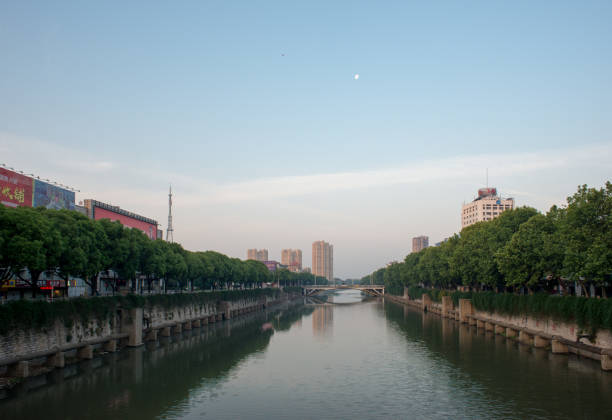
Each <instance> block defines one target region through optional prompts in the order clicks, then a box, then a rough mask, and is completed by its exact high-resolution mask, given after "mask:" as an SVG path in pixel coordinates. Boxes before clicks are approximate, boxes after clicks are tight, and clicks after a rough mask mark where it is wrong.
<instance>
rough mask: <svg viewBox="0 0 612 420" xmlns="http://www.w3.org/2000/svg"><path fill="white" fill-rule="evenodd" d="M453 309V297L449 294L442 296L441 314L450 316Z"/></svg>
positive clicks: (445, 316)
mask: <svg viewBox="0 0 612 420" xmlns="http://www.w3.org/2000/svg"><path fill="white" fill-rule="evenodd" d="M452 310H453V299H452V298H451V297H450V296H442V316H443V317H444V318H450V316H451V315H450V311H452Z"/></svg>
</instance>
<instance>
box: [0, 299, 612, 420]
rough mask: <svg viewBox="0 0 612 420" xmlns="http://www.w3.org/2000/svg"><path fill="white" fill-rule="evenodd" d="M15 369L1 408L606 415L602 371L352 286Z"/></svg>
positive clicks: (610, 399)
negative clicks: (94, 354)
mask: <svg viewBox="0 0 612 420" xmlns="http://www.w3.org/2000/svg"><path fill="white" fill-rule="evenodd" d="M328 302H329V303H328V304H326V305H306V306H302V305H299V306H291V307H289V306H287V307H285V308H282V309H281V310H276V311H271V312H267V313H263V312H262V313H260V314H256V315H254V316H250V317H242V318H239V319H235V320H233V321H232V322H224V323H218V324H215V325H211V326H208V327H205V328H201V329H194V330H192V331H191V332H186V333H184V334H183V335H182V336H175V337H172V338H169V339H162V340H161V341H160V342H158V343H149V344H147V345H146V346H142V347H140V348H136V349H130V350H123V351H121V352H118V353H115V354H110V355H106V356H103V357H100V358H97V359H94V360H92V361H87V362H82V363H79V364H74V365H71V366H69V367H68V368H66V369H64V370H56V371H54V372H52V373H51V374H48V375H46V376H41V377H37V378H34V379H30V380H28V381H27V382H26V383H24V384H22V385H20V386H19V387H17V388H16V389H14V390H13V391H12V392H11V394H10V395H9V396H6V397H5V398H4V399H3V400H0V418H2V419H5V418H6V419H40V418H44V419H46V420H52V419H156V418H157V419H201V418H209V419H377V418H387V419H397V418H414V419H425V418H431V419H438V418H439V419H448V418H477V419H478V418H481V419H490V418H505V419H525V418H535V419H566V418H567V419H569V418H584V419H598V418H601V419H611V418H612V373H606V372H602V371H601V370H600V368H599V364H598V363H596V362H593V361H590V360H585V359H578V358H576V357H574V356H569V357H568V356H560V355H552V354H550V353H549V352H547V351H544V350H537V349H533V348H530V347H526V346H524V345H520V344H518V343H516V342H514V341H511V340H506V339H505V338H503V337H501V336H494V335H492V334H491V333H484V332H480V331H476V330H475V329H474V327H468V326H466V325H460V324H458V323H455V322H454V321H450V320H445V319H442V318H440V317H438V316H436V315H431V314H422V313H421V312H419V311H416V310H414V309H412V308H409V307H404V306H401V305H398V304H395V303H391V302H383V301H382V300H381V299H366V298H364V297H362V296H361V295H360V294H359V292H357V291H342V292H339V293H337V294H335V295H333V296H331V297H330V298H329V299H328Z"/></svg>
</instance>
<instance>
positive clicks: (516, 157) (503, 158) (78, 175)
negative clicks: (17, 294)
mask: <svg viewBox="0 0 612 420" xmlns="http://www.w3.org/2000/svg"><path fill="white" fill-rule="evenodd" d="M0 151H1V152H2V155H3V156H8V158H9V159H13V160H17V161H15V162H10V163H11V164H14V165H21V167H20V169H23V170H24V171H28V170H33V171H41V173H40V174H41V175H45V176H46V177H47V176H48V177H49V178H51V177H53V178H54V179H56V180H58V181H60V182H66V183H68V182H74V183H75V186H76V187H77V188H80V189H81V190H86V191H90V192H101V191H103V192H108V193H110V192H111V191H112V192H113V193H114V194H116V195H117V199H118V200H119V199H125V198H127V197H130V196H132V197H139V196H143V197H144V196H145V194H150V193H151V190H152V189H155V190H162V189H163V190H165V189H166V188H167V185H168V183H170V182H172V184H173V185H174V186H175V187H176V189H177V190H180V191H182V196H181V200H180V201H181V202H182V204H183V205H185V206H187V207H198V206H201V205H203V204H205V203H216V204H219V205H222V204H223V203H233V202H242V201H257V200H269V199H273V198H281V197H299V196H308V195H316V194H326V193H330V192H335V191H349V190H359V189H371V188H378V187H387V186H393V185H401V184H425V183H428V182H435V181H446V180H448V181H461V180H470V179H480V178H482V177H483V173H484V169H485V168H489V169H490V170H491V172H493V173H495V176H496V177H497V178H501V177H509V176H514V175H521V174H533V173H537V172H540V171H550V170H559V169H564V170H575V169H576V168H581V167H585V168H586V167H593V166H597V165H609V162H610V160H611V158H612V145H611V144H599V145H591V146H582V147H576V148H566V149H557V150H542V151H537V152H531V153H515V154H480V155H466V156H456V157H452V158H444V159H430V160H425V161H421V162H408V163H406V165H404V166H401V167H395V168H381V169H375V170H371V169H369V170H362V171H359V170H357V171H350V172H338V173H323V174H310V175H300V176H278V177H268V178H259V179H254V180H248V181H241V182H233V183H216V184H215V183H210V182H206V181H205V180H202V179H200V178H199V177H197V176H193V175H190V174H184V173H180V172H178V171H175V172H171V171H167V170H165V169H156V170H152V169H151V167H150V166H146V165H144V164H142V163H140V162H135V163H134V164H132V165H130V166H129V167H126V166H121V165H120V164H117V163H114V162H110V161H107V160H100V159H97V157H96V156H93V155H92V154H91V153H89V152H87V151H84V150H77V149H73V148H68V147H59V146H57V145H54V144H51V143H48V142H44V141H41V140H38V139H29V138H23V137H19V136H15V135H12V134H9V133H0ZM24 157H25V158H24ZM7 163H9V162H7ZM43 171H54V172H58V173H57V174H55V173H46V172H45V173H43ZM62 176H67V177H70V179H67V180H64V179H62V178H60V177H62ZM136 185H139V186H136ZM143 186H145V187H143ZM506 193H509V194H517V195H523V196H529V195H530V194H533V193H530V192H519V191H516V190H507V191H506Z"/></svg>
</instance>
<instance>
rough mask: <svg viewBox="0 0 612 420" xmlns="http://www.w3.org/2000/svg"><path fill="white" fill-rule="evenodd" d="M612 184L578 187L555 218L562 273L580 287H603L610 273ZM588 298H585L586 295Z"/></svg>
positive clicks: (611, 270) (611, 269) (611, 257)
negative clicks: (561, 245) (560, 243)
mask: <svg viewBox="0 0 612 420" xmlns="http://www.w3.org/2000/svg"><path fill="white" fill-rule="evenodd" d="M611 213H612V183H610V182H609V181H608V182H606V185H605V188H600V189H595V188H588V187H587V186H586V185H582V186H580V187H578V191H577V192H576V193H575V194H574V195H573V196H571V197H568V198H567V208H566V209H565V211H564V212H561V215H560V217H559V229H560V231H561V236H562V238H563V240H564V242H565V243H566V249H565V257H564V261H563V272H564V274H565V275H566V276H567V277H569V278H573V279H575V280H577V281H579V282H580V283H581V284H582V287H583V289H584V292H585V293H586V288H585V287H584V280H585V279H586V280H590V281H592V282H593V283H594V284H596V285H599V286H602V287H603V286H604V284H605V282H607V281H609V280H610V275H611V273H612V218H611ZM587 295H588V294H587Z"/></svg>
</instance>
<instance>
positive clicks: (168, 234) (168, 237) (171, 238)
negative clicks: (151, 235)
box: [166, 185, 174, 243]
mask: <svg viewBox="0 0 612 420" xmlns="http://www.w3.org/2000/svg"><path fill="white" fill-rule="evenodd" d="M173 232H174V229H172V185H170V191H169V193H168V228H167V229H166V241H168V242H170V243H172V242H174V234H173Z"/></svg>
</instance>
